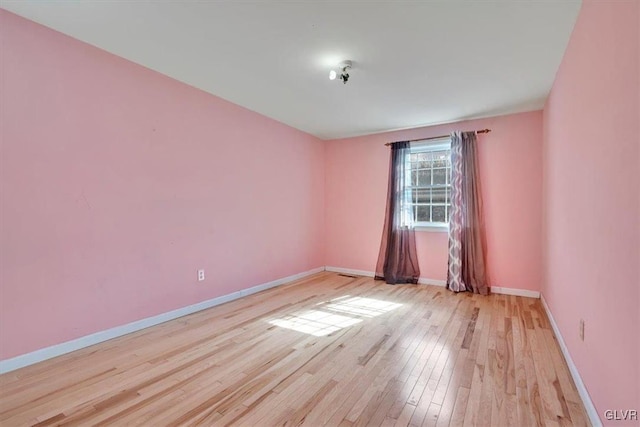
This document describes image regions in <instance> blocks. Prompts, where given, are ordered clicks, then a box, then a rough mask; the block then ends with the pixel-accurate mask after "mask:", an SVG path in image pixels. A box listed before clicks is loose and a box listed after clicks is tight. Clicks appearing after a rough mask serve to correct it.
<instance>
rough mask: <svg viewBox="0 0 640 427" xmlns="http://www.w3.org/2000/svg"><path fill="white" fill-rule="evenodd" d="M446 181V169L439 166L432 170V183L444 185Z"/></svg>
mask: <svg viewBox="0 0 640 427" xmlns="http://www.w3.org/2000/svg"><path fill="white" fill-rule="evenodd" d="M446 183H447V170H446V169H445V168H439V169H434V170H433V184H434V185H445V184H446Z"/></svg>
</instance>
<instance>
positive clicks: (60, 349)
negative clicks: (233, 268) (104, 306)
mask: <svg viewBox="0 0 640 427" xmlns="http://www.w3.org/2000/svg"><path fill="white" fill-rule="evenodd" d="M324 269H325V268H324V267H318V268H314V269H313V270H309V271H305V272H302V273H298V274H294V275H292V276H288V277H283V278H282V279H277V280H273V281H271V282H267V283H263V284H261V285H257V286H253V287H251V288H248V289H242V290H240V291H237V292H233V293H231V294H227V295H222V296H219V297H216V298H213V299H210V300H207V301H202V302H199V303H197V304H193V305H189V306H187V307H182V308H178V309H176V310H172V311H168V312H166V313H161V314H158V315H156V316H152V317H147V318H146V319H141V320H137V321H135V322H131V323H127V324H126V325H122V326H116V327H115V328H111V329H107V330H105V331H100V332H96V333H94V334H91V335H86V336H84V337H80V338H76V339H74V340H71V341H67V342H64V343H61V344H56V345H52V346H51V347H46V348H43V349H40V350H36V351H33V352H31V353H27V354H23V355H20V356H16V357H13V358H11V359H6V360H2V361H0V374H3V373H5V372H10V371H13V370H16V369H19V368H22V367H24V366H28V365H32V364H34V363H38V362H42V361H44V360H47V359H51V358H53V357H57V356H61V355H63V354H66V353H70V352H72V351H76V350H80V349H82V348H85V347H89V346H92V345H94V344H98V343H101V342H103V341H107V340H110V339H113V338H117V337H120V336H122V335H126V334H130V333H132V332H136V331H139V330H141V329H146V328H148V327H150V326H155V325H158V324H160V323H164V322H168V321H169V320H173V319H177V318H178V317H182V316H186V315H188V314H192V313H195V312H197V311H201V310H205V309H207V308H211V307H215V306H216V305H220V304H224V303H225V302H229V301H233V300H236V299H238V298H242V297H244V296H247V295H251V294H255V293H256V292H260V291H264V290H265V289H269V288H273V287H276V286H280V285H283V284H285V283H288V282H293V281H295V280H298V279H301V278H303V277H306V276H310V275H312V274H315V273H319V272H321V271H324Z"/></svg>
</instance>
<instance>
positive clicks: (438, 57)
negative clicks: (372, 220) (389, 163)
mask: <svg viewBox="0 0 640 427" xmlns="http://www.w3.org/2000/svg"><path fill="white" fill-rule="evenodd" d="M580 4H581V3H580V1H579V0H476V1H469V0H438V1H435V0H431V1H407V2H400V1H356V0H349V1H311V0H304V1H303V0H296V1H284V0H282V1H242V2H239V1H237V2H231V1H202V0H201V1H178V0H174V1H156V2H153V1H114V0H112V1H108V0H107V1H77V0H65V1H61V0H50V1H42V0H40V1H35V0H21V1H9V0H1V1H0V5H1V6H2V7H3V8H5V9H7V10H9V11H12V12H14V13H17V14H18V15H21V16H24V17H26V18H28V19H31V20H33V21H36V22H39V23H41V24H43V25H46V26H48V27H51V28H54V29H56V30H58V31H61V32H62V33H65V34H68V35H70V36H72V37H75V38H77V39H80V40H82V41H85V42H87V43H90V44H92V45H95V46H98V47H100V48H102V49H104V50H106V51H109V52H112V53H114V54H116V55H119V56H121V57H124V58H127V59H129V60H131V61H133V62H136V63H138V64H141V65H144V66H146V67H149V68H151V69H153V70H156V71H159V72H160V73H163V74H166V75H168V76H171V77H173V78H175V79H177V80H180V81H182V82H185V83H188V84H190V85H192V86H195V87H198V88H200V89H202V90H205V91H207V92H210V93H212V94H214V95H217V96H220V97H222V98H224V99H227V100H229V101H231V102H234V103H236V104H240V105H242V106H244V107H246V108H248V109H250V110H253V111H257V112H259V113H261V114H264V115H266V116H268V117H271V118H274V119H276V120H279V121H281V122H284V123H286V124H288V125H290V126H293V127H295V128H298V129H301V130H303V131H306V132H309V133H311V134H314V135H316V136H318V137H320V138H322V139H331V138H338V137H345V136H354V135H362V134H368V133H375V132H380V131H385V130H392V129H402V128H409V127H416V126H423V125H430V124H436V123H444V122H452V121H457V120H462V119H468V118H475V117H485V116H492V115H499V114H506V113H512V112H521V111H531V110H536V109H540V108H542V106H543V104H544V101H545V98H546V96H547V95H548V93H549V90H550V89H551V85H552V83H553V79H554V76H555V73H556V70H557V68H558V66H559V64H560V61H561V59H562V55H563V53H564V50H565V48H566V45H567V42H568V39H569V35H570V33H571V30H572V29H573V25H574V23H575V20H576V17H577V14H578V11H579V9H580ZM343 59H351V60H353V62H354V68H353V70H352V72H351V79H350V80H349V83H347V84H346V85H343V84H342V83H341V82H339V81H338V80H335V81H330V80H329V79H328V73H329V69H330V68H331V67H332V66H333V65H335V64H337V63H338V62H340V61H341V60H343Z"/></svg>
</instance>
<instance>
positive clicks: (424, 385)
mask: <svg viewBox="0 0 640 427" xmlns="http://www.w3.org/2000/svg"><path fill="white" fill-rule="evenodd" d="M0 425H2V426H26V425H28V426H34V425H40V426H45V425H67V426H71V425H78V426H84V425H105V426H111V425H118V426H119V425H153V426H172V425H175V426H178V425H180V426H182V425H205V426H227V425H229V426H272V425H274V426H275V425H280V426H298V425H305V426H311V427H316V426H321V425H327V426H398V427H399V426H416V427H417V426H443V425H444V426H447V425H451V426H462V425H464V426H488V425H518V426H523V427H526V426H539V425H579V426H583V425H585V426H588V425H589V424H588V418H587V417H586V415H585V411H584V408H583V406H582V404H581V401H580V398H579V395H578V392H577V390H576V388H575V385H574V384H573V382H572V380H571V376H570V373H569V370H568V368H567V365H566V363H565V361H564V359H563V357H562V353H561V352H560V349H559V346H558V343H557V340H556V339H555V337H554V336H553V331H552V330H551V327H550V324H549V321H548V319H547V318H546V315H545V313H544V310H543V309H542V306H541V304H540V302H539V301H538V300H534V299H529V298H523V297H517V296H505V295H490V296H488V297H483V296H479V295H472V294H468V293H460V294H456V293H452V292H449V291H447V290H445V289H444V288H440V287H435V286H429V285H396V286H390V285H386V284H384V283H382V282H379V281H374V280H373V279H371V278H367V277H360V276H356V277H346V276H341V275H339V274H336V273H329V272H322V273H319V274H316V275H313V276H311V277H306V278H304V279H301V280H298V281H296V282H292V283H289V284H285V285H283V286H280V287H277V288H273V289H270V290H267V291H264V292H261V293H258V294H253V295H250V296H247V297H245V298H242V299H239V300H235V301H232V302H229V303H226V304H223V305H220V306H217V307H214V308H211V309H208V310H203V311H201V312H198V313H194V314H192V315H189V316H185V317H182V318H179V319H175V320H173V321H170V322H166V323H163V324H161V325H157V326H154V327H151V328H148V329H145V330H142V331H138V332H136V333H133V334H129V335H126V336H123V337H120V338H117V339H113V340H110V341H107V342H104V343H101V344H98V345H95V346H92V347H89V348H85V349H82V350H79V351H77V352H74V353H70V354H66V355H63V356H60V357H58V358H55V359H51V360H48V361H45V362H42V363H39V364H36V365H32V366H29V367H25V368H22V369H20V370H17V371H14V372H10V373H7V374H4V375H0Z"/></svg>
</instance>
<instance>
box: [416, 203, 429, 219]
mask: <svg viewBox="0 0 640 427" xmlns="http://www.w3.org/2000/svg"><path fill="white" fill-rule="evenodd" d="M417 212H418V214H417V218H416V220H417V221H420V222H423V221H424V222H429V221H431V216H430V212H429V206H424V205H418V206H417Z"/></svg>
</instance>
